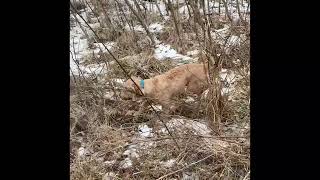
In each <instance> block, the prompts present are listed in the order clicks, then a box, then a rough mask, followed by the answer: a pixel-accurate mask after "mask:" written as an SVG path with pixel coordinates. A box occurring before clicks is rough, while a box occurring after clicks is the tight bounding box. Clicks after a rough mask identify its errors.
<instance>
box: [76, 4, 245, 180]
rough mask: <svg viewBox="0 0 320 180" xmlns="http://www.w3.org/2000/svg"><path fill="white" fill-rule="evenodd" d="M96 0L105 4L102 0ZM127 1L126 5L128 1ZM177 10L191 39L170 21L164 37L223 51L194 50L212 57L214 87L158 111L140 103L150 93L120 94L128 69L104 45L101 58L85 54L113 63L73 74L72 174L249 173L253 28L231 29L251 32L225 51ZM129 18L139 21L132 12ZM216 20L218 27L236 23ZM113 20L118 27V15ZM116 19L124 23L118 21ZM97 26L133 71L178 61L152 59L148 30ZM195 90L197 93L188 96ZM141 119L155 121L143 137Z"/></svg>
mask: <svg viewBox="0 0 320 180" xmlns="http://www.w3.org/2000/svg"><path fill="white" fill-rule="evenodd" d="M103 2H104V1H103ZM93 3H94V4H95V6H99V3H98V1H94V2H93ZM110 4H112V6H111V5H110ZM109 5H110V6H107V5H105V8H106V9H105V10H107V11H108V12H111V10H114V8H117V6H116V3H115V2H114V1H110V2H109ZM100 6H101V4H100ZM108 8H109V9H108ZM122 8H124V9H126V8H125V6H123V7H122ZM154 8H155V7H154ZM155 9H156V8H155ZM97 14H101V13H97ZM147 15H149V16H148V18H147V21H148V24H150V23H152V22H155V21H158V22H159V21H161V17H160V16H159V14H155V13H151V12H148V11H147ZM179 17H180V18H181V21H179V22H180V23H181V24H180V25H181V27H182V30H181V32H182V33H181V37H182V40H183V41H184V42H185V43H184V44H179V43H178V40H177V37H176V34H175V29H174V24H173V22H172V21H168V22H166V23H164V24H165V25H164V29H163V30H162V32H161V33H160V34H158V36H159V38H158V39H159V40H160V41H162V42H164V43H166V44H170V45H171V46H172V47H174V49H176V50H178V51H179V52H181V53H183V54H185V53H186V52H187V51H190V50H195V49H197V50H200V52H204V50H205V49H210V48H211V49H214V51H215V52H216V54H219V56H216V55H212V54H210V53H200V54H198V55H195V56H196V57H197V58H199V62H203V61H205V62H208V61H209V62H210V63H211V64H210V67H211V68H212V69H211V71H210V72H211V73H210V83H211V86H210V87H209V89H208V93H207V94H206V95H205V94H204V95H203V96H202V97H198V98H197V97H194V96H193V95H187V96H181V97H178V98H176V103H177V104H180V105H181V108H180V109H179V111H177V112H176V114H174V115H172V114H171V115H168V114H164V113H163V112H162V111H159V112H157V113H156V112H154V111H153V110H152V109H151V108H143V107H142V106H141V104H142V101H145V100H146V99H144V98H141V99H138V100H122V99H121V98H119V90H121V89H122V86H121V84H119V83H117V82H115V79H126V76H125V74H124V73H123V71H122V70H121V68H120V67H119V65H118V64H117V63H116V62H115V61H114V60H113V58H112V56H111V55H110V54H109V53H108V52H104V53H102V52H101V53H100V54H99V55H100V57H97V56H96V55H92V56H91V55H89V56H86V57H85V58H86V60H85V63H84V64H93V63H102V64H103V63H105V62H108V63H110V64H109V65H108V66H107V69H108V71H107V73H106V74H97V75H95V76H92V77H85V78H84V77H81V76H71V77H70V78H71V80H72V81H71V84H70V91H71V92H70V169H71V172H70V178H71V179H74V180H78V179H79V180H84V179H108V178H106V175H107V174H113V175H110V176H113V178H114V179H188V178H189V179H249V175H250V140H249V139H250V128H249V127H250V66H249V59H250V39H249V34H250V31H249V29H248V27H247V26H246V25H238V26H236V25H233V26H232V27H231V30H230V32H229V35H230V36H231V35H237V36H240V35H241V34H246V36H247V39H246V40H245V41H244V42H242V43H241V44H240V45H239V46H233V47H231V48H230V51H229V52H228V53H226V51H225V50H224V49H225V46H224V45H221V44H220V45H219V44H218V43H216V42H214V41H213V45H214V48H213V47H210V46H209V40H208V39H206V40H205V41H200V42H199V41H198V40H197V38H200V40H201V39H202V38H203V36H204V34H203V32H201V30H200V27H199V26H197V28H199V34H198V37H196V36H195V32H194V28H191V26H189V27H188V23H190V22H189V21H188V20H187V19H183V17H182V16H179ZM185 17H187V16H185ZM123 18H124V17H123ZM127 18H128V19H129V20H130V21H131V20H132V21H134V22H133V23H134V24H138V22H137V20H136V18H134V16H133V15H132V14H130V16H128V17H127ZM214 20H215V21H216V23H215V24H214V25H213V26H212V27H211V28H212V29H220V28H221V27H223V24H227V23H230V22H227V21H226V22H222V21H219V20H218V19H214ZM123 22H125V20H124V21H123ZM113 24H115V25H116V27H120V26H118V25H117V22H115V20H114V21H113ZM118 24H121V22H120V20H119V22H118ZM122 26H124V25H122ZM218 26H219V27H218ZM95 30H97V32H98V36H99V37H101V40H102V41H104V42H107V41H114V42H115V43H116V47H115V48H113V49H112V53H113V54H114V56H115V57H116V58H117V59H118V60H119V62H120V63H121V64H122V65H123V67H124V68H125V69H126V70H127V71H128V72H129V74H130V75H135V76H140V77H142V78H144V79H145V78H150V77H153V76H155V75H158V74H161V73H163V72H166V71H168V70H169V69H171V68H173V67H175V66H177V62H175V61H173V60H171V59H167V60H163V61H159V60H157V59H155V58H154V56H153V55H154V54H153V53H154V51H153V50H154V47H153V46H152V45H151V41H150V39H148V37H147V35H146V34H145V33H142V32H132V31H130V30H123V29H119V28H117V32H115V31H114V30H112V29H111V28H110V27H104V28H96V29H95ZM153 35H155V36H157V34H155V33H153ZM226 38H227V37H226ZM92 39H93V38H92ZM92 39H91V41H92V42H93V40H92ZM99 42H101V41H99ZM222 69H228V70H230V71H232V72H233V73H234V74H235V77H236V78H235V80H234V81H233V82H232V83H231V84H226V82H225V81H223V80H221V79H219V72H220V71H221V70H222ZM74 78H75V79H74ZM226 86H230V87H232V89H233V90H232V91H231V92H229V93H228V94H225V95H224V94H222V93H221V90H222V89H223V88H226ZM191 97H193V99H194V100H192V101H188V100H187V99H190V98H191ZM186 100H187V101H186ZM158 116H160V118H161V120H163V121H164V122H165V123H166V125H167V126H168V128H169V130H170V132H171V133H172V136H171V135H169V134H168V132H167V131H166V130H165V127H164V124H163V123H161V122H160V121H159V117H158ZM141 126H148V127H149V128H152V131H151V132H150V133H151V135H150V136H148V137H143V136H141V132H139V130H141ZM196 127H201V128H196ZM174 140H175V141H176V142H177V143H178V145H179V147H177V146H176V144H175V141H174ZM126 163H129V164H130V163H131V166H129V165H128V164H126ZM126 165H128V166H127V167H126ZM109 179H110V177H109Z"/></svg>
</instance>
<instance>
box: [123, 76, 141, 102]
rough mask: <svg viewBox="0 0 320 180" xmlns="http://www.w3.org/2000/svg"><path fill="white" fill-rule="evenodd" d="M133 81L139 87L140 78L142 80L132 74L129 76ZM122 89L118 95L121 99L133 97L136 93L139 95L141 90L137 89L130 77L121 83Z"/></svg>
mask: <svg viewBox="0 0 320 180" xmlns="http://www.w3.org/2000/svg"><path fill="white" fill-rule="evenodd" d="M131 78H132V79H133V81H134V82H135V83H136V84H137V85H138V86H139V88H141V87H140V80H142V79H141V78H139V77H135V76H132V77H131ZM123 87H124V89H123V90H122V91H121V93H120V97H121V98H122V99H126V100H127V99H134V98H135V97H136V95H139V96H141V95H142V94H141V92H140V91H139V89H138V88H137V87H136V85H135V84H134V83H133V82H132V81H131V79H128V80H127V81H126V82H125V83H124V84H123Z"/></svg>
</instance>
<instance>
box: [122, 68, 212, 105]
mask: <svg viewBox="0 0 320 180" xmlns="http://www.w3.org/2000/svg"><path fill="white" fill-rule="evenodd" d="M132 79H133V80H134V81H135V83H136V84H137V85H138V86H139V88H140V89H141V91H142V92H143V93H144V95H146V96H148V97H151V98H153V99H154V100H156V101H158V102H159V103H160V104H161V105H162V106H164V108H166V109H169V110H171V111H174V110H175V109H176V107H175V106H174V105H173V103H172V100H171V98H172V97H173V96H176V95H179V94H183V93H186V91H187V92H191V93H193V94H197V95H198V96H200V95H201V93H202V92H203V91H204V90H206V89H207V86H208V68H207V65H204V64H186V65H182V66H178V67H176V68H173V69H171V70H169V71H168V72H166V73H164V74H161V75H158V76H155V77H153V78H150V79H145V80H142V79H141V78H137V77H132ZM124 87H125V91H122V92H121V97H122V98H123V99H129V98H134V97H135V95H139V96H141V95H142V94H141V92H140V91H139V89H138V88H137V87H136V85H135V84H134V83H133V82H132V81H131V80H130V79H128V80H127V81H126V82H125V83H124Z"/></svg>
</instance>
